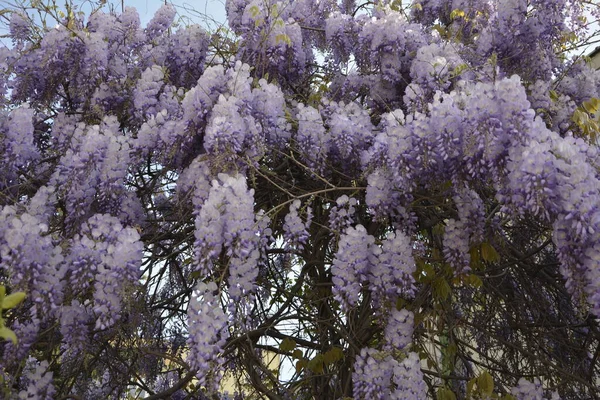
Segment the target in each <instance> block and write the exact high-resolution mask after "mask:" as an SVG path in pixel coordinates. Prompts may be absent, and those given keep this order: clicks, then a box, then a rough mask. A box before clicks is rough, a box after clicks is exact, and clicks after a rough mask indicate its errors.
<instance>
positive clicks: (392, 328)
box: [384, 309, 414, 350]
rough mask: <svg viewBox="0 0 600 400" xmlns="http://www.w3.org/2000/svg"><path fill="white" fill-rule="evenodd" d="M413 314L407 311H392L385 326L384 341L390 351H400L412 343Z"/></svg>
mask: <svg viewBox="0 0 600 400" xmlns="http://www.w3.org/2000/svg"><path fill="white" fill-rule="evenodd" d="M413 323H414V314H413V313H412V312H410V311H408V310H405V309H402V310H400V311H398V310H392V312H391V313H390V315H389V317H388V322H387V325H386V326H385V333H384V336H385V339H386V342H387V346H388V348H390V349H392V350H393V349H398V350H402V349H404V348H405V347H407V346H408V345H409V344H410V343H411V342H412V334H413Z"/></svg>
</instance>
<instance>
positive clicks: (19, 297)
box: [2, 292, 26, 310]
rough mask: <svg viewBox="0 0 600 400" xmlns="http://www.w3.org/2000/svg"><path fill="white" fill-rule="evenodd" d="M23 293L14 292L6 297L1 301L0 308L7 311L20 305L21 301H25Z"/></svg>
mask: <svg viewBox="0 0 600 400" xmlns="http://www.w3.org/2000/svg"><path fill="white" fill-rule="evenodd" d="M25 297H26V295H25V292H15V293H11V294H9V295H8V296H6V297H5V298H4V299H3V300H2V308H3V309H5V310H8V309H9V308H14V307H16V306H18V305H19V304H21V302H22V301H23V300H25Z"/></svg>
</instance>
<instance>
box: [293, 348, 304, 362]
mask: <svg viewBox="0 0 600 400" xmlns="http://www.w3.org/2000/svg"><path fill="white" fill-rule="evenodd" d="M303 356H304V353H303V352H302V350H300V349H296V350H294V351H293V352H292V357H294V358H295V359H298V360H299V359H301V358H302V357H303Z"/></svg>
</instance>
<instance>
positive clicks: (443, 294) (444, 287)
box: [432, 278, 452, 300]
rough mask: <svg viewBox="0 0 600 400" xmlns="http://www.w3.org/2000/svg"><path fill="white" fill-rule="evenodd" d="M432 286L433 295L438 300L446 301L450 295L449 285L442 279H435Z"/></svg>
mask: <svg viewBox="0 0 600 400" xmlns="http://www.w3.org/2000/svg"><path fill="white" fill-rule="evenodd" d="M432 286H433V294H434V296H435V298H436V299H438V300H446V299H447V298H448V296H449V295H450V292H451V291H452V289H451V288H450V285H449V284H448V281H446V280H445V279H444V278H437V279H436V280H435V281H434V282H433V285H432Z"/></svg>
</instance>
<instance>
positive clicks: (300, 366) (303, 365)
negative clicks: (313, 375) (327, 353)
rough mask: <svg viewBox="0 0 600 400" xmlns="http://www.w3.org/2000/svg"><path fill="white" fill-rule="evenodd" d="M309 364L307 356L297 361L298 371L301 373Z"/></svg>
mask: <svg viewBox="0 0 600 400" xmlns="http://www.w3.org/2000/svg"><path fill="white" fill-rule="evenodd" d="M307 366H308V361H307V360H306V358H303V359H301V360H298V361H296V372H297V373H300V372H301V371H302V370H303V369H304V368H306V367H307Z"/></svg>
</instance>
